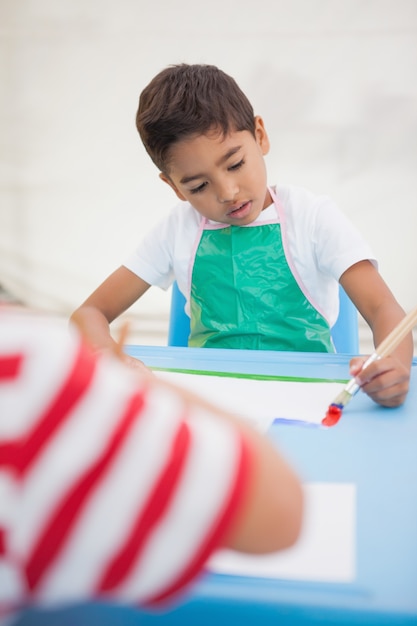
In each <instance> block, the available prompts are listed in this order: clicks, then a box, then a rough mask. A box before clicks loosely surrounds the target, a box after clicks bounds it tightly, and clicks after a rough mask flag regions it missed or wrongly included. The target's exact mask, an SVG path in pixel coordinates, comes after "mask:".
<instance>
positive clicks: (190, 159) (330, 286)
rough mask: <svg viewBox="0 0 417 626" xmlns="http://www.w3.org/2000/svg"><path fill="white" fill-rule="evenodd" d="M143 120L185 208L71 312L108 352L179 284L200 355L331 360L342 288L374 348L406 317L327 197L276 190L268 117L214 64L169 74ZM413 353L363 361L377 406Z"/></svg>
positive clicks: (147, 101)
mask: <svg viewBox="0 0 417 626" xmlns="http://www.w3.org/2000/svg"><path fill="white" fill-rule="evenodd" d="M136 123H137V128H138V131H139V133H140V136H141V139H142V141H143V144H144V146H145V148H146V150H147V152H148V153H149V155H150V157H151V158H152V160H153V162H154V163H155V165H156V166H157V167H158V169H159V170H160V178H161V180H163V181H164V182H165V183H167V184H168V185H169V186H170V187H171V188H172V189H173V191H174V193H175V194H176V195H177V197H178V199H179V200H180V204H179V205H178V206H176V207H175V208H174V210H173V211H172V213H171V214H170V215H169V216H168V217H167V219H165V220H164V221H163V222H162V223H161V224H159V225H158V226H157V227H156V228H154V229H153V231H151V233H149V235H148V236H147V237H146V238H145V239H144V240H143V242H142V243H141V245H140V246H139V247H138V249H137V250H136V251H135V252H134V253H133V254H132V255H131V256H130V257H128V259H127V260H126V262H125V264H124V266H122V267H120V268H119V269H117V270H116V271H115V272H114V273H113V274H112V275H111V276H109V278H107V280H105V281H104V283H103V284H102V285H101V286H100V287H98V289H97V290H96V291H95V292H94V293H93V294H92V295H91V296H90V297H89V298H88V299H87V300H86V301H85V302H84V304H83V305H82V306H81V307H80V308H79V309H78V310H77V311H75V313H74V314H73V316H72V319H73V320H74V321H75V323H76V324H78V325H79V326H80V328H87V327H88V329H89V332H90V334H94V337H95V339H94V342H95V346H96V347H97V349H105V348H106V347H108V346H111V344H112V341H113V340H112V339H111V336H110V333H109V323H110V322H111V321H112V320H114V319H115V318H116V317H117V316H118V315H120V314H121V313H122V312H123V311H125V310H126V309H127V308H128V307H129V306H130V305H131V304H133V302H135V301H136V300H137V299H138V298H140V297H141V296H142V295H143V293H144V292H145V291H146V290H147V289H148V288H149V287H150V285H158V286H160V287H162V288H168V287H169V285H170V284H171V283H172V281H173V280H174V279H176V280H177V282H178V286H179V288H180V290H181V291H182V293H183V294H184V295H185V297H186V299H187V305H186V311H187V313H188V314H189V315H190V317H191V333H190V337H189V345H190V346H194V347H214V348H216V347H219V348H246V349H272V350H299V351H325V352H330V351H333V350H334V348H333V345H332V342H331V334H330V329H331V327H332V325H333V324H334V323H335V321H336V319H337V315H338V306H339V305H338V282H340V284H341V285H342V286H343V287H344V289H345V291H346V292H347V294H348V295H349V297H350V298H351V300H352V301H353V302H354V304H355V305H356V307H357V308H358V310H359V312H360V313H361V314H362V316H363V317H364V318H365V320H366V321H367V322H368V324H369V325H370V327H371V329H372V332H373V338H374V343H375V345H377V344H378V343H380V341H381V340H382V339H383V338H384V337H385V336H386V335H387V334H388V332H389V331H390V330H392V328H393V327H394V326H395V325H396V324H397V323H398V322H399V320H400V319H401V318H402V317H403V316H404V311H403V310H402V309H401V307H400V306H399V304H398V303H397V302H396V300H395V298H394V297H393V295H392V293H391V292H390V290H389V289H388V287H387V285H386V284H385V282H384V281H383V279H382V278H381V276H380V275H379V273H378V271H377V269H376V262H375V260H373V259H372V254H371V252H370V250H369V247H368V246H367V245H366V243H365V242H364V241H363V239H362V237H361V236H360V235H359V234H358V233H357V231H356V230H355V229H354V228H353V227H352V225H351V224H350V223H349V221H348V220H347V219H346V218H345V217H344V216H343V215H342V214H341V213H340V212H339V211H338V210H337V208H336V207H335V206H334V205H333V204H332V203H331V201H330V200H329V199H328V198H325V197H317V196H314V195H313V194H311V193H310V192H307V191H306V190H304V189H299V188H293V187H278V186H269V185H268V184H267V174H266V167H265V162H264V156H265V155H266V154H267V152H268V150H269V139H268V135H267V132H266V129H265V126H264V123H263V120H262V118H261V117H259V116H255V115H254V111H253V108H252V106H251V104H250V102H249V101H248V99H247V98H246V96H245V95H244V94H243V93H242V91H241V90H240V88H239V87H238V85H237V84H236V83H235V81H234V80H233V79H232V78H231V77H230V76H228V75H227V74H225V73H224V72H222V71H221V70H219V69H218V68H216V67H214V66H210V65H186V64H181V65H176V66H172V67H168V68H166V69H165V70H163V71H162V72H160V73H159V74H158V75H157V76H156V77H155V78H154V79H153V80H152V81H151V82H150V84H149V85H148V86H147V87H146V88H145V89H144V90H143V92H142V94H141V96H140V100H139V109H138V112H137V118H136ZM87 312H88V316H87V315H86V314H87ZM89 320H90V321H91V320H92V321H93V323H92V326H89ZM412 353H413V344H412V338H411V335H410V336H409V337H408V338H407V340H405V341H404V342H403V343H402V344H401V346H400V347H399V348H398V349H397V350H396V351H395V352H394V353H393V354H392V355H391V356H390V357H388V358H385V359H381V360H380V361H378V362H376V363H373V364H372V365H370V366H369V367H368V368H366V370H364V371H361V367H362V364H363V362H364V359H362V358H355V359H352V361H351V374H352V375H354V376H357V379H358V382H359V384H361V385H362V388H363V390H364V391H365V392H366V393H368V394H369V396H370V397H371V398H372V399H373V400H374V401H375V402H378V403H379V404H382V405H384V406H397V405H399V404H401V403H402V402H403V401H404V399H405V397H406V394H407V390H408V384H409V375H410V367H411V360H412Z"/></svg>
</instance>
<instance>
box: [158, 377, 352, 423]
mask: <svg viewBox="0 0 417 626" xmlns="http://www.w3.org/2000/svg"><path fill="white" fill-rule="evenodd" d="M155 374H156V375H157V376H158V377H160V378H163V379H165V380H168V381H170V382H171V383H173V384H176V385H179V386H181V387H184V388H186V389H188V390H189V391H192V392H193V393H196V394H199V395H200V396H202V397H203V398H205V399H206V400H208V401H210V402H211V403H212V404H217V405H218V406H220V407H221V408H223V409H224V410H227V411H229V412H232V413H234V414H235V415H240V416H241V417H243V418H245V419H246V420H247V421H248V422H250V423H251V424H252V426H254V427H255V428H257V429H258V430H260V431H261V432H265V431H266V430H267V429H268V428H269V427H270V425H271V424H272V422H273V421H274V419H276V418H281V419H282V418H284V419H289V420H295V421H304V422H308V423H311V424H321V421H322V419H323V418H324V416H325V414H326V411H327V409H328V407H329V404H331V402H333V400H334V398H335V397H336V396H337V394H338V393H339V392H340V391H341V390H342V389H343V388H344V386H345V385H344V384H343V383H337V382H332V381H328V382H327V381H326V382H315V381H312V382H298V381H282V380H256V379H252V378H234V377H233V376H224V377H223V376H211V375H205V374H183V373H178V372H163V371H161V372H155Z"/></svg>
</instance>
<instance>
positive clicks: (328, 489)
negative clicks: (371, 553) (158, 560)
mask: <svg viewBox="0 0 417 626" xmlns="http://www.w3.org/2000/svg"><path fill="white" fill-rule="evenodd" d="M304 493H305V514H304V521H303V527H302V532H301V536H300V538H299V540H298V542H297V543H296V544H295V545H294V546H293V547H292V548H289V549H287V550H283V551H280V552H275V553H272V554H269V555H246V554H242V553H238V552H233V551H231V550H221V551H219V552H217V553H215V555H214V556H213V557H212V558H211V560H210V561H209V565H208V569H209V570H211V571H214V572H217V573H220V574H229V575H235V576H251V577H260V578H274V579H290V580H303V581H314V582H329V583H351V582H353V581H354V580H355V577H356V486H355V485H354V484H351V483H309V484H306V485H304Z"/></svg>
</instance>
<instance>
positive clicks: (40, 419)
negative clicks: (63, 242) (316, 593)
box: [0, 307, 302, 622]
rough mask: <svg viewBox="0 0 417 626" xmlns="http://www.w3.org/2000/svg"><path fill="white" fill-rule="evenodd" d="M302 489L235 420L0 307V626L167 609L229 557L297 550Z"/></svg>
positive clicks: (50, 325) (39, 320)
mask: <svg viewBox="0 0 417 626" xmlns="http://www.w3.org/2000/svg"><path fill="white" fill-rule="evenodd" d="M301 514H302V492H301V486H300V483H299V481H298V479H297V477H296V476H295V474H294V473H293V472H292V470H291V469H290V468H289V467H288V465H287V464H286V463H285V462H284V460H283V459H282V458H281V457H280V456H279V454H278V452H277V451H276V450H275V449H274V448H273V446H272V445H271V444H270V443H269V442H268V440H267V439H266V438H264V437H262V436H261V435H259V434H257V433H256V432H255V431H253V430H252V429H251V428H249V427H248V426H247V425H245V424H244V422H243V421H239V420H238V419H235V418H233V417H231V416H229V415H226V414H222V413H221V412H219V411H218V410H217V409H214V408H212V407H211V406H209V405H208V404H207V403H205V402H202V401H200V400H198V399H197V398H194V397H192V396H191V395H189V394H185V393H184V392H182V391H180V390H177V389H175V388H173V387H171V386H168V385H166V384H162V382H161V381H158V380H157V379H156V377H154V376H152V375H151V374H150V373H149V371H148V370H144V372H139V371H137V370H136V371H133V370H132V369H131V368H128V367H126V366H125V364H123V363H121V362H120V360H118V359H116V358H114V356H113V355H106V356H100V357H99V356H98V355H96V354H94V353H93V352H92V351H91V350H90V349H89V348H88V347H87V345H86V344H84V343H83V341H82V340H81V338H80V336H79V334H78V333H76V332H72V331H71V332H68V329H67V327H66V323H65V322H62V321H60V320H56V319H52V318H48V317H46V316H44V315H34V314H31V313H27V312H24V311H20V312H16V311H7V310H5V307H3V310H1V307H0V622H1V620H2V615H10V614H12V613H13V612H17V611H18V610H19V609H22V608H24V607H25V606H27V605H30V604H35V605H36V604H37V605H53V604H59V603H68V602H80V601H83V600H84V601H85V600H87V599H89V598H90V599H97V598H99V597H104V598H108V599H109V598H113V599H114V600H118V601H121V602H130V603H134V604H140V605H160V604H161V603H163V602H165V601H167V600H172V599H173V598H174V597H175V596H176V595H177V594H178V593H179V592H180V591H183V589H184V588H185V587H186V586H187V584H188V583H190V582H191V581H192V580H193V579H194V578H195V577H196V576H197V575H198V573H199V572H200V571H201V569H202V567H203V566H204V563H205V561H206V560H207V559H208V557H209V556H210V554H211V553H212V552H213V551H214V550H215V549H216V548H217V547H220V546H229V547H230V548H232V549H235V550H240V551H243V552H254V553H255V552H259V553H262V552H269V551H274V550H279V549H281V548H284V547H287V546H289V545H291V544H292V543H293V542H294V541H295V540H296V538H297V536H298V534H299V531H300V525H301Z"/></svg>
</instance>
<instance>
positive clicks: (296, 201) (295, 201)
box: [275, 184, 332, 209]
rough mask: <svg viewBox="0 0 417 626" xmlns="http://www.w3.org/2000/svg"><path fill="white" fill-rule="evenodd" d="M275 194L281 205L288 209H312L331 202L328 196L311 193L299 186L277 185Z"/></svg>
mask: <svg viewBox="0 0 417 626" xmlns="http://www.w3.org/2000/svg"><path fill="white" fill-rule="evenodd" d="M275 193H276V195H277V197H278V200H279V201H280V202H281V204H282V205H283V206H284V207H289V208H300V209H312V208H313V207H318V206H320V205H322V204H328V203H330V202H332V201H331V199H330V197H329V196H328V195H325V194H320V193H317V192H314V191H311V190H310V189H307V188H306V187H302V186H299V185H291V184H289V185H277V186H276V187H275Z"/></svg>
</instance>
